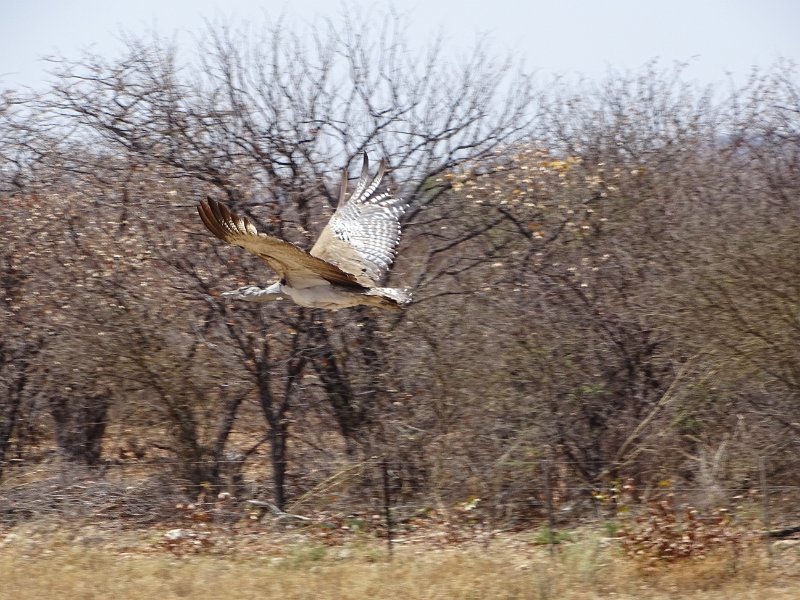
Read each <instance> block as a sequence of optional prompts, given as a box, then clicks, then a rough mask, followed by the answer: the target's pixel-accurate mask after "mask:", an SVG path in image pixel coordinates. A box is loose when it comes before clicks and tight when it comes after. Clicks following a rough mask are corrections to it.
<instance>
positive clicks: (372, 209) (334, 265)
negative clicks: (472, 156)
mask: <svg viewBox="0 0 800 600" xmlns="http://www.w3.org/2000/svg"><path fill="white" fill-rule="evenodd" d="M368 168H369V162H368V160H367V156H366V154H365V155H364V165H363V168H362V171H361V177H360V178H359V180H358V183H357V184H356V188H355V190H354V191H353V194H352V195H351V196H350V198H347V199H346V195H347V171H346V170H345V172H344V173H343V175H342V184H341V188H340V193H339V206H338V208H337V209H336V212H335V213H334V215H333V217H331V220H330V222H329V223H328V224H327V225H326V226H325V229H323V231H322V233H321V234H320V236H319V239H318V240H317V242H316V243H315V244H314V246H313V247H312V248H311V250H310V251H309V252H306V251H305V250H303V249H301V248H299V247H298V246H295V245H294V244H291V243H289V242H286V241H284V240H281V239H279V238H276V237H273V236H269V235H266V234H264V233H259V232H258V230H257V229H256V228H255V226H254V225H253V224H252V223H251V222H250V220H249V219H247V217H239V216H237V215H235V214H233V213H231V212H230V210H228V208H227V207H226V206H225V205H224V204H220V203H219V202H215V201H214V200H207V201H205V202H201V203H200V206H199V207H198V212H199V213H200V218H201V219H202V220H203V223H205V225H206V227H208V229H209V230H210V231H211V232H212V233H213V234H214V235H215V236H217V237H218V238H220V239H221V240H224V241H226V242H228V243H230V244H234V245H236V246H240V247H242V248H244V249H246V250H248V251H250V252H252V253H254V254H257V255H258V256H260V257H261V258H262V259H264V260H265V261H266V262H267V264H269V266H270V267H271V268H272V269H273V270H274V271H275V272H276V273H277V274H278V276H279V277H280V281H278V282H276V283H273V284H272V285H270V286H268V287H266V288H259V287H256V286H245V287H243V288H240V289H238V290H234V291H232V292H224V293H223V294H222V296H224V297H228V298H237V299H241V300H248V301H251V302H268V301H270V300H275V299H279V298H290V299H291V300H292V301H294V302H295V303H296V304H299V305H300V306H306V307H310V308H325V309H330V310H337V309H339V308H347V307H351V306H357V305H360V304H363V305H367V306H377V307H381V308H400V307H402V306H404V305H406V304H408V303H409V302H410V301H411V295H410V293H409V292H408V291H407V290H404V289H399V288H385V287H380V286H379V285H378V284H379V282H380V280H381V279H382V278H383V276H384V275H385V274H386V272H387V271H388V269H389V266H390V265H391V263H392V260H393V259H394V254H395V248H396V246H397V242H398V241H399V238H400V222H399V220H398V219H399V217H400V215H402V214H403V212H404V210H405V206H404V204H403V203H402V201H401V200H400V199H398V198H397V197H395V196H393V195H391V194H389V193H387V192H384V193H381V194H376V191H377V188H378V185H379V184H380V181H381V178H382V177H383V174H384V172H385V169H386V164H385V162H384V161H381V166H380V168H379V169H378V174H377V175H376V176H375V178H374V179H373V180H372V181H371V182H369V177H368V175H369V173H368Z"/></svg>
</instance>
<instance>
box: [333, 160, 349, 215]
mask: <svg viewBox="0 0 800 600" xmlns="http://www.w3.org/2000/svg"><path fill="white" fill-rule="evenodd" d="M346 198H347V167H345V168H344V169H342V183H341V184H339V202H338V203H337V204H336V206H337V208H338V207H339V206H341V205H342V204H344V201H345V199H346Z"/></svg>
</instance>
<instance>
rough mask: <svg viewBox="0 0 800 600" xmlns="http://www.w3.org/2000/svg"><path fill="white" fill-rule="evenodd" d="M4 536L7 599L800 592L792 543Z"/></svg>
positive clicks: (77, 533) (43, 531) (83, 532)
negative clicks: (734, 546) (768, 552)
mask: <svg viewBox="0 0 800 600" xmlns="http://www.w3.org/2000/svg"><path fill="white" fill-rule="evenodd" d="M0 535H3V534H0ZM4 538H5V539H4V541H0V572H1V573H3V580H2V586H0V598H14V599H17V600H26V599H32V598H36V599H40V598H63V599H66V600H69V599H71V598H81V599H83V600H88V599H93V598H103V599H105V598H115V599H120V600H121V599H125V598H136V599H140V598H159V599H160V600H167V599H170V598H194V599H205V598H209V599H211V598H213V599H220V600H224V599H228V598H237V599H240V600H242V599H247V598H281V599H286V600H291V599H294V598H320V599H327V598H330V599H337V600H338V599H341V598H348V599H354V600H357V599H359V598H370V599H371V600H377V599H392V598H402V599H404V600H406V599H409V598H414V599H433V598H457V599H467V598H531V599H548V598H552V599H567V600H568V599H576V600H577V599H589V598H608V597H614V598H630V599H637V600H643V599H661V598H663V599H667V598H675V597H680V598H686V599H690V600H692V599H697V600H701V599H703V600H705V599H708V600H712V599H723V598H724V599H725V600H734V599H738V598H753V599H756V598H758V599H763V598H770V599H778V600H780V599H784V598H785V599H787V600H788V599H790V598H792V599H793V598H798V597H800V568H798V565H799V564H800V548H798V546H791V547H784V548H782V549H781V550H780V551H779V552H777V553H776V555H775V556H774V557H773V560H772V562H771V564H770V563H769V562H768V561H767V559H766V557H765V556H764V553H763V548H755V549H751V550H750V551H748V554H747V555H745V556H741V557H738V558H736V559H734V557H732V556H731V555H730V554H725V553H721V554H718V555H715V556H711V557H709V558H707V559H704V560H694V561H682V562H678V563H676V564H672V565H665V566H663V567H660V568H658V569H655V570H647V569H644V568H642V567H641V566H640V565H638V564H637V563H636V562H634V561H631V560H630V559H626V558H624V557H623V556H622V554H621V552H619V550H618V549H617V548H615V547H613V545H612V546H608V545H605V544H602V543H600V540H599V538H598V537H596V536H591V535H583V536H581V538H582V539H580V540H579V541H577V542H573V543H569V544H564V545H563V546H562V547H561V548H560V549H559V552H558V553H557V555H556V557H554V558H550V556H549V555H548V553H547V551H546V549H543V548H542V547H540V546H535V545H531V543H530V541H531V538H529V537H527V538H526V537H524V536H509V537H502V538H495V539H494V540H492V542H491V544H489V545H488V546H482V545H478V544H471V545H462V546H458V547H444V548H437V547H435V546H434V545H432V544H430V543H425V544H423V543H410V544H406V545H400V546H398V548H397V551H396V554H395V558H394V560H392V561H387V560H386V558H385V557H386V555H385V552H384V549H383V548H382V547H381V546H380V545H379V544H377V543H375V542H374V541H361V542H355V543H351V544H349V545H344V546H334V547H329V546H324V545H319V544H318V543H315V542H314V541H313V540H304V539H303V538H302V537H299V536H298V537H294V538H291V537H286V536H284V537H283V538H282V539H276V538H274V537H273V536H271V535H269V534H258V535H256V536H250V537H247V538H246V539H245V538H244V537H240V538H239V541H238V542H236V543H233V544H229V545H226V546H224V548H223V546H221V545H220V544H215V545H213V546H210V547H203V548H198V552H197V553H187V554H183V555H180V556H179V555H175V554H174V553H173V552H170V551H168V550H166V549H165V548H164V546H163V544H162V541H163V531H154V530H151V531H145V532H125V531H110V530H98V529H90V528H84V529H80V530H72V531H66V530H63V529H52V528H50V527H49V526H48V525H47V524H41V523H40V524H38V525H36V526H35V527H34V526H28V527H26V528H24V529H22V528H17V529H15V530H13V531H10V532H6V533H5V536H4ZM0 540H2V538H0Z"/></svg>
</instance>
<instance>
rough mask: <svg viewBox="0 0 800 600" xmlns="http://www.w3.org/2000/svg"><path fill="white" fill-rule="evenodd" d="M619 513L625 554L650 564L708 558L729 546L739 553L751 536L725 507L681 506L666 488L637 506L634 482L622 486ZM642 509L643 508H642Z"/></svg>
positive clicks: (620, 537) (620, 534)
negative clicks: (700, 507) (699, 507)
mask: <svg viewBox="0 0 800 600" xmlns="http://www.w3.org/2000/svg"><path fill="white" fill-rule="evenodd" d="M621 487H622V489H621V492H622V493H620V494H617V497H616V499H617V501H618V504H617V514H618V515H619V516H620V517H621V520H622V521H623V523H622V526H621V527H620V528H619V530H618V532H617V535H618V538H619V540H620V543H621V546H622V549H623V550H624V551H625V553H626V554H627V555H629V556H631V557H633V558H636V559H643V560H645V561H647V562H648V563H650V564H654V563H657V562H660V561H666V562H672V561H676V560H681V559H692V558H700V559H702V558H705V557H706V556H707V555H708V554H709V552H711V551H714V550H721V549H729V550H732V551H733V552H734V554H738V553H739V552H740V551H741V549H742V546H743V545H744V544H746V543H747V542H748V541H749V539H750V538H751V537H752V536H751V535H750V534H749V533H748V532H747V531H745V530H743V529H742V528H740V527H737V526H736V525H735V523H734V520H733V517H732V514H731V512H730V511H729V510H728V509H725V508H715V509H712V510H709V511H702V512H701V511H700V510H698V509H697V508H695V507H693V506H691V505H683V506H680V505H678V503H677V502H676V500H675V494H674V493H672V492H669V491H666V492H665V493H663V494H659V495H658V496H657V497H656V498H653V499H651V500H649V501H647V502H646V503H645V506H644V507H640V509H636V507H633V506H631V503H632V502H633V498H634V497H635V494H634V493H633V492H634V490H633V485H632V484H630V483H628V484H625V485H623V486H621ZM642 509H643V510H642Z"/></svg>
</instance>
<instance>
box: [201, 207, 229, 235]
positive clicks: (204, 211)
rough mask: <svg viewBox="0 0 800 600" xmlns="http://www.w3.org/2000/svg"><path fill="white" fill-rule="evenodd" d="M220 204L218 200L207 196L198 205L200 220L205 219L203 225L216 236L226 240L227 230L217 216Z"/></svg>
mask: <svg viewBox="0 0 800 600" xmlns="http://www.w3.org/2000/svg"><path fill="white" fill-rule="evenodd" d="M218 205H219V203H218V202H217V201H216V200H212V199H211V198H207V199H205V200H203V201H201V202H200V204H198V205H197V212H198V214H199V215H200V220H201V221H203V225H205V226H206V228H207V229H208V230H209V231H210V232H211V233H213V234H214V235H215V236H216V237H218V238H219V239H221V240H224V239H225V230H224V229H223V227H222V225H221V223H220V222H219V219H218V218H217V213H218V212H219V208H218Z"/></svg>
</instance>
